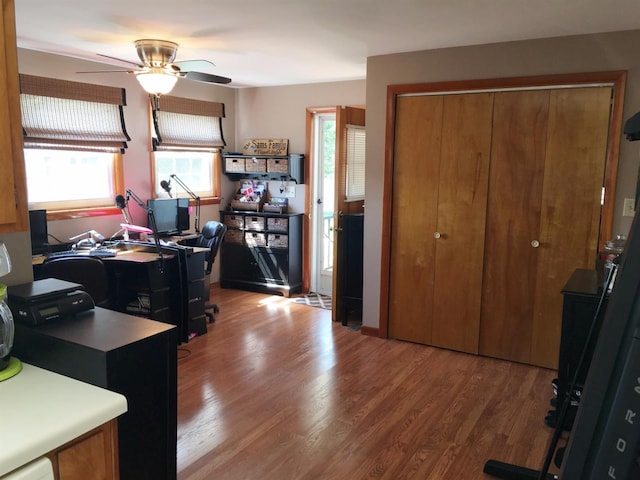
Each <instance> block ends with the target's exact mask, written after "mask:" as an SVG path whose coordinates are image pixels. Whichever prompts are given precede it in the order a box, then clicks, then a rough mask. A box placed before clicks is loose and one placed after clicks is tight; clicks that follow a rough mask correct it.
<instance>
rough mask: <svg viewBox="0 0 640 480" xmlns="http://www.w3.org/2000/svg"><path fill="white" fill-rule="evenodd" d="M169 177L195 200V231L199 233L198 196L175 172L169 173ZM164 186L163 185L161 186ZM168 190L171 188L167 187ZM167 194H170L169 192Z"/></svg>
mask: <svg viewBox="0 0 640 480" xmlns="http://www.w3.org/2000/svg"><path fill="white" fill-rule="evenodd" d="M169 176H170V177H171V178H173V179H174V180H175V181H176V183H177V184H178V185H180V186H181V187H182V188H183V189H184V191H185V192H187V194H188V195H189V196H190V197H191V198H193V199H194V200H195V202H196V221H195V227H196V233H200V197H199V196H198V195H196V194H195V193H193V192H192V191H191V190H189V187H187V186H186V185H185V184H184V182H183V181H182V180H180V179H179V178H178V176H177V175H176V174H175V173H172V174H171V175H169ZM163 188H164V186H163ZM165 190H166V189H165ZM169 190H171V188H169ZM169 190H167V193H169ZM169 195H171V194H170V193H169Z"/></svg>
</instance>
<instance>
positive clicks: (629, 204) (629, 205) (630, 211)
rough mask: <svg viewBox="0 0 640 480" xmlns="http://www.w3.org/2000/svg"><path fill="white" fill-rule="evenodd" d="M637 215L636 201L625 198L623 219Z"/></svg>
mask: <svg viewBox="0 0 640 480" xmlns="http://www.w3.org/2000/svg"><path fill="white" fill-rule="evenodd" d="M635 214H636V201H635V199H633V198H625V199H624V206H623V207H622V216H623V217H633V216H634V215H635Z"/></svg>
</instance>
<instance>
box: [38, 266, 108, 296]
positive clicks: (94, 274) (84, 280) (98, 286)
mask: <svg viewBox="0 0 640 480" xmlns="http://www.w3.org/2000/svg"><path fill="white" fill-rule="evenodd" d="M42 277H43V278H47V277H51V278H57V279H59V280H66V281H67V282H73V283H79V284H81V285H83V286H84V290H85V291H86V292H87V293H88V294H89V295H91V298H92V299H93V303H94V304H95V305H96V306H98V307H108V306H109V305H110V303H111V297H110V291H109V280H108V276H107V270H106V268H105V265H104V263H103V262H102V260H100V259H99V258H96V257H89V256H84V255H75V256H72V257H58V258H51V259H48V260H45V262H44V263H43V264H42Z"/></svg>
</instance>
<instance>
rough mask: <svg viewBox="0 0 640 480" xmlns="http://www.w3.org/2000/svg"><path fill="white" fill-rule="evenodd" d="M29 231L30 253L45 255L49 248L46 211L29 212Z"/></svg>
mask: <svg viewBox="0 0 640 480" xmlns="http://www.w3.org/2000/svg"><path fill="white" fill-rule="evenodd" d="M29 230H30V231H31V253H32V254H33V255H37V254H40V253H46V252H47V251H48V247H49V231H48V229H47V211H46V210H29Z"/></svg>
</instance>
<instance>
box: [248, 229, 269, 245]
mask: <svg viewBox="0 0 640 480" xmlns="http://www.w3.org/2000/svg"><path fill="white" fill-rule="evenodd" d="M244 242H245V243H246V244H247V246H249V247H266V246H267V236H266V235H265V234H264V233H257V232H245V234H244Z"/></svg>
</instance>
